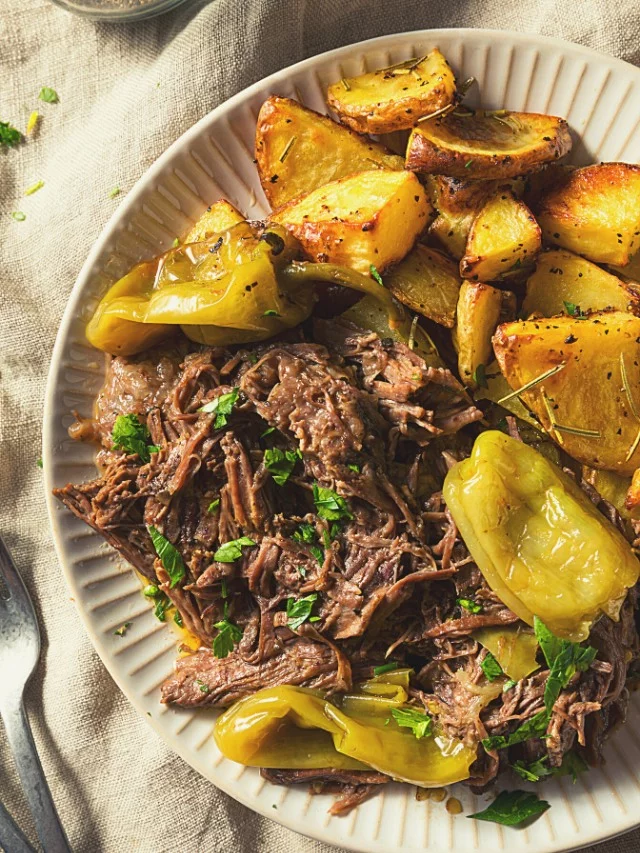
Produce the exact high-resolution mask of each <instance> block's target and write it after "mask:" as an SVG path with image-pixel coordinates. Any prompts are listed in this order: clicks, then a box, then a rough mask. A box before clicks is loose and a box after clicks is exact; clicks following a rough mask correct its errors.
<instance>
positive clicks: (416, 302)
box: [384, 243, 461, 329]
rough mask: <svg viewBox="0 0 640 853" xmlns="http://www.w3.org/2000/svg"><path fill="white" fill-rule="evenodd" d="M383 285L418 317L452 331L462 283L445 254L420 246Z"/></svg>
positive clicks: (395, 268)
mask: <svg viewBox="0 0 640 853" xmlns="http://www.w3.org/2000/svg"><path fill="white" fill-rule="evenodd" d="M384 283H385V286H386V287H388V288H389V290H390V291H391V292H392V293H393V295H394V296H395V297H396V299H398V300H399V301H400V302H402V303H404V304H405V305H406V306H407V307H408V308H410V309H411V310H412V311H414V312H415V313H416V314H422V316H423V317H428V318H429V319H430V320H433V321H434V322H435V323H438V324H439V325H441V326H445V327H446V328H448V329H452V328H453V325H454V322H455V316H456V305H457V303H458V294H459V291H460V284H461V282H460V276H459V274H458V268H457V266H456V265H455V263H454V262H453V261H452V260H451V258H448V257H447V256H446V255H445V254H443V253H442V252H439V251H438V250H437V249H430V248H428V247H427V246H423V245H422V244H420V243H418V245H417V246H415V247H414V248H413V249H412V250H411V252H409V254H408V255H407V257H406V258H405V259H404V260H403V261H401V262H400V263H399V264H398V265H397V266H395V267H393V269H392V270H390V271H389V272H388V273H387V274H386V275H385V277H384Z"/></svg>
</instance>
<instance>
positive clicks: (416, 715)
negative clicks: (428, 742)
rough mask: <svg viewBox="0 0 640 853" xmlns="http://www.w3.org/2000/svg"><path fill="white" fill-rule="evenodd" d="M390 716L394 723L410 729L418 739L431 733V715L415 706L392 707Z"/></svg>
mask: <svg viewBox="0 0 640 853" xmlns="http://www.w3.org/2000/svg"><path fill="white" fill-rule="evenodd" d="M391 716H392V717H393V719H394V720H395V721H396V723H397V724H398V725H399V726H401V727H403V728H407V729H411V731H412V732H413V734H414V735H415V737H416V738H417V739H418V740H421V739H422V738H423V737H426V736H427V735H430V734H431V717H429V716H427V714H425V712H424V711H419V710H418V709H417V708H392V709H391Z"/></svg>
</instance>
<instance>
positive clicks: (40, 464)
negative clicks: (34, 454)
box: [36, 456, 42, 468]
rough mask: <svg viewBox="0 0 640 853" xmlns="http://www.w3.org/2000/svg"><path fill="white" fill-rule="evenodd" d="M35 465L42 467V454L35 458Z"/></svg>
mask: <svg viewBox="0 0 640 853" xmlns="http://www.w3.org/2000/svg"><path fill="white" fill-rule="evenodd" d="M36 465H37V466H38V468H42V456H38V458H37V459H36Z"/></svg>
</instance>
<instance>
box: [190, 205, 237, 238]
mask: <svg viewBox="0 0 640 853" xmlns="http://www.w3.org/2000/svg"><path fill="white" fill-rule="evenodd" d="M240 222H244V216H243V215H242V214H241V213H240V211H239V210H237V209H236V208H235V207H234V206H233V205H232V204H231V202H230V201H227V200H226V199H220V201H216V202H215V204H212V205H211V206H210V207H208V208H207V209H206V210H205V212H204V213H203V214H202V216H201V217H200V218H199V219H198V220H197V221H196V223H195V224H194V226H193V228H192V229H191V231H189V233H188V234H187V236H186V237H185V238H184V241H183V242H184V243H201V242H202V241H203V240H208V239H209V237H211V235H212V234H219V233H220V232H221V231H226V230H227V228H233V226H234V225H238V223H240Z"/></svg>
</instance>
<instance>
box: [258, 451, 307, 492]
mask: <svg viewBox="0 0 640 853" xmlns="http://www.w3.org/2000/svg"><path fill="white" fill-rule="evenodd" d="M301 459H302V454H301V453H300V451H299V450H285V451H282V450H280V448H279V447H272V448H267V450H265V452H264V467H265V468H266V469H267V471H269V473H270V474H271V476H272V478H273V481H274V482H275V483H277V484H278V485H279V486H284V484H285V483H286V482H287V480H288V479H289V477H290V476H291V474H292V473H293V469H294V468H295V467H296V464H297V463H298V462H299V461H300V460H301Z"/></svg>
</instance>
